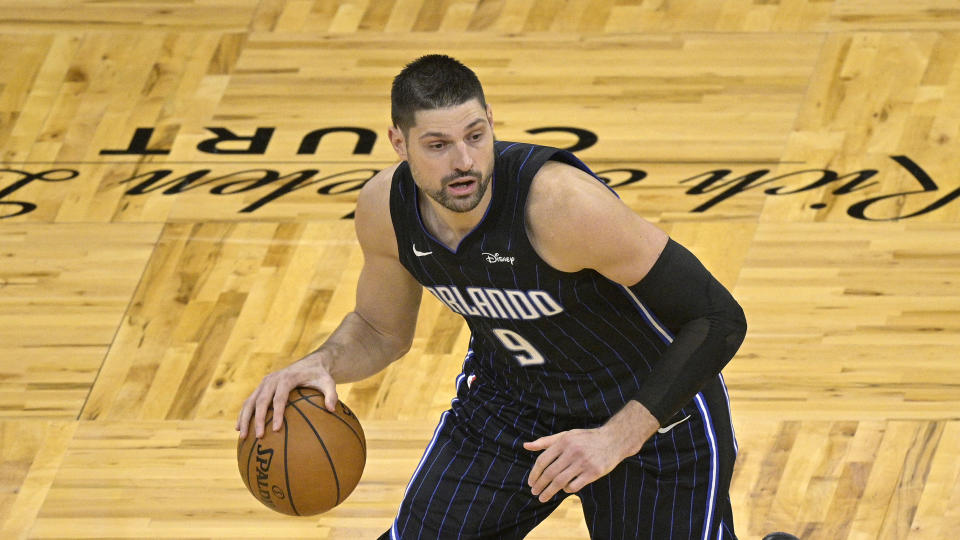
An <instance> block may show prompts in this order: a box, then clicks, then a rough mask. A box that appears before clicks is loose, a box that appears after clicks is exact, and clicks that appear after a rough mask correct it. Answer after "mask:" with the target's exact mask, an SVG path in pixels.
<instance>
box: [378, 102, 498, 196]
mask: <svg viewBox="0 0 960 540" xmlns="http://www.w3.org/2000/svg"><path fill="white" fill-rule="evenodd" d="M414 119H415V121H416V122H415V125H414V126H412V127H411V128H410V129H409V130H408V131H407V133H406V134H404V133H403V132H401V131H400V130H399V129H397V128H391V129H390V140H391V142H392V143H393V146H394V149H395V150H396V151H397V155H399V156H400V159H404V160H406V161H407V163H409V165H410V172H411V174H413V179H414V181H415V182H416V183H417V186H418V187H419V188H420V189H421V190H422V191H423V192H424V193H426V194H427V195H428V196H429V197H430V198H431V199H433V200H434V201H436V202H437V203H438V204H440V205H441V206H443V207H444V208H447V209H448V210H452V211H454V212H469V211H471V210H473V209H474V208H476V207H477V205H479V204H480V201H482V200H483V196H484V194H485V193H486V192H487V188H488V187H489V185H490V179H491V178H492V176H493V142H494V136H493V115H492V113H491V110H490V108H489V107H487V108H486V109H485V108H484V107H483V106H482V105H480V101H479V100H476V99H472V100H470V101H467V102H465V103H462V104H460V105H457V106H454V107H449V108H446V109H432V110H423V111H417V113H416V114H415V116H414Z"/></svg>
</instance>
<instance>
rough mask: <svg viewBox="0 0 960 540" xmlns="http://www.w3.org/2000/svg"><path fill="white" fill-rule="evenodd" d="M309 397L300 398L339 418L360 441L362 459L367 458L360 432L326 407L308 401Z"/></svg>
mask: <svg viewBox="0 0 960 540" xmlns="http://www.w3.org/2000/svg"><path fill="white" fill-rule="evenodd" d="M311 397H313V396H304V397H303V398H302V400H306V402H307V403H309V404H310V405H313V406H314V407H316V408H318V409H320V410H321V411H324V412H325V413H327V414H330V415H332V416H333V417H334V418H336V419H337V420H339V421H340V422H342V423H343V425H345V426H347V428H349V429H350V431H352V432H353V435H354V436H355V437H356V438H357V442H359V443H360V449H361V450H363V459H364V460H366V459H367V444H366V442H365V441H364V439H363V437H361V436H360V433H358V432H357V430H355V429H353V426H351V425H350V422H347V421H346V420H344V419H343V418H340V415H337V414H333V413H332V412H330V411H328V410H327V408H326V407H321V406H320V405H317V404H316V403H314V402H312V401H310V400H309V399H308V398H311ZM297 401H301V399H298V400H297ZM358 422H359V420H358Z"/></svg>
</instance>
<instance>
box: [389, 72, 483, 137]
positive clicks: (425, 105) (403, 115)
mask: <svg viewBox="0 0 960 540" xmlns="http://www.w3.org/2000/svg"><path fill="white" fill-rule="evenodd" d="M472 99H475V100H477V102H479V103H480V106H481V107H483V108H484V109H486V108H487V102H486V100H485V99H484V97H483V86H481V85H480V79H478V78H477V75H476V74H475V73H474V72H473V70H471V69H470V68H468V67H467V66H465V65H463V64H461V63H460V62H459V61H457V60H456V59H454V58H451V57H449V56H446V55H443V54H429V55H427V56H421V57H420V58H417V59H416V60H414V61H413V62H410V63H409V64H407V66H406V67H405V68H403V71H401V72H400V74H399V75H397V76H396V77H395V78H394V79H393V88H392V90H391V92H390V115H391V117H392V119H393V126H394V127H395V128H398V129H400V130H401V131H403V133H404V134H407V132H408V131H409V130H410V128H411V127H412V126H415V125H416V113H417V111H424V110H432V109H446V108H449V107H453V106H455V105H461V104H463V103H466V102H468V101H470V100H472Z"/></svg>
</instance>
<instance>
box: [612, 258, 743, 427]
mask: <svg viewBox="0 0 960 540" xmlns="http://www.w3.org/2000/svg"><path fill="white" fill-rule="evenodd" d="M630 290H631V291H633V293H634V294H636V295H637V297H638V298H639V300H640V301H641V302H643V303H644V305H646V306H647V308H648V309H649V310H650V311H651V312H652V313H653V315H654V316H655V317H656V318H657V319H658V320H659V321H660V323H661V324H663V325H665V326H666V327H667V328H668V329H669V330H670V332H671V333H672V334H673V336H674V338H673V342H672V343H671V344H670V345H668V346H667V348H666V349H665V351H664V353H663V356H662V357H661V358H660V360H659V361H658V362H657V364H655V365H654V367H653V371H652V372H651V373H650V375H649V376H648V378H647V380H646V381H644V383H643V385H642V386H641V387H640V391H639V392H638V394H637V395H636V396H635V397H634V399H636V400H637V401H639V402H640V403H641V404H643V405H644V406H645V407H646V408H647V409H648V410H649V411H650V412H651V413H652V414H653V416H654V417H656V419H657V420H658V421H659V422H660V425H666V424H667V420H669V419H670V418H671V417H673V415H674V414H676V413H677V411H679V410H680V408H681V407H683V406H684V405H686V404H687V403H688V402H689V401H690V400H691V399H693V397H694V396H695V395H696V394H697V392H699V391H700V389H701V388H702V387H703V385H704V384H706V383H707V382H709V381H710V380H711V379H713V378H714V377H716V376H717V374H718V373H720V370H721V369H723V366H725V365H726V364H727V362H729V361H730V359H731V358H733V355H734V354H735V353H736V352H737V349H739V348H740V344H741V343H742V342H743V338H744V336H745V335H746V332H747V321H746V318H745V317H744V314H743V310H742V309H741V308H740V305H739V304H738V303H737V301H736V300H734V298H733V296H732V295H731V294H730V292H729V291H727V289H726V288H725V287H724V286H723V285H722V284H720V282H719V281H717V280H716V278H714V277H713V276H712V275H711V274H710V272H709V271H707V269H706V268H704V266H703V264H701V263H700V261H699V260H698V259H697V258H696V256H694V255H693V254H692V253H690V252H689V251H688V250H687V249H686V248H684V247H683V246H681V245H680V244H678V243H676V242H674V241H673V240H672V239H670V240H668V241H667V246H666V247H665V248H664V250H663V253H661V254H660V257H659V258H658V259H657V261H656V262H655V263H654V265H653V268H651V269H650V272H648V273H647V275H646V276H645V277H644V278H643V279H641V280H640V281H639V282H638V283H637V284H636V285H633V286H631V287H630Z"/></svg>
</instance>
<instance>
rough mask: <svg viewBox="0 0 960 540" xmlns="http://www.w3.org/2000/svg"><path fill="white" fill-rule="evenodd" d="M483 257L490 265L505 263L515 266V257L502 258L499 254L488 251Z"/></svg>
mask: <svg viewBox="0 0 960 540" xmlns="http://www.w3.org/2000/svg"><path fill="white" fill-rule="evenodd" d="M483 256H484V257H485V258H486V260H487V262H488V263H501V262H505V263H510V265H511V266H513V261H514V259H515V257H502V256H500V254H499V253H487V252H486V251H484V252H483Z"/></svg>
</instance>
